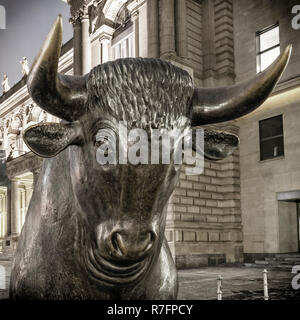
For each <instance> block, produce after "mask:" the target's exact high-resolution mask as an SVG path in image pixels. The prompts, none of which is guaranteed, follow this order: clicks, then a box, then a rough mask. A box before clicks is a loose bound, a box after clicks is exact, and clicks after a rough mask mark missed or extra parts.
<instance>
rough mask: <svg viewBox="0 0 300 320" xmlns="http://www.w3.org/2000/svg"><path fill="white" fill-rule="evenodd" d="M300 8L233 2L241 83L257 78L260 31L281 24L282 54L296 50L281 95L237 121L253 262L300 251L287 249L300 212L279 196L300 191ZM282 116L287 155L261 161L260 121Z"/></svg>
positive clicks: (247, 233)
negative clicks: (299, 18)
mask: <svg viewBox="0 0 300 320" xmlns="http://www.w3.org/2000/svg"><path fill="white" fill-rule="evenodd" d="M296 4H299V2H297V1H295V0H287V1H278V0H275V1H265V0H255V1H248V0H238V1H237V0H236V1H234V21H235V26H234V41H235V60H236V76H237V80H238V81H242V80H245V79H249V78H250V77H253V76H255V74H256V51H257V48H256V32H257V31H261V30H263V29H264V28H266V27H268V26H270V25H273V24H275V23H277V22H278V23H279V33H280V48H281V51H282V50H283V49H284V48H285V46H286V45H288V44H289V43H292V45H293V51H292V56H291V59H290V62H289V64H288V66H287V68H286V70H285V72H284V74H283V76H282V78H281V80H280V83H279V85H278V86H277V89H276V88H275V92H276V91H277V94H273V97H271V98H269V99H268V100H267V101H266V102H265V103H264V105H263V106H261V107H260V108H259V109H258V110H257V111H256V112H254V113H253V114H251V115H249V116H247V117H244V118H242V119H240V120H239V121H238V125H239V126H240V141H241V143H240V167H241V205H242V221H243V229H244V251H245V254H246V257H247V260H249V261H250V260H251V259H255V258H258V257H259V258H262V257H263V256H272V255H273V254H275V253H284V252H287V251H291V250H292V251H295V250H296V249H295V246H294V245H293V246H292V245H291V243H290V244H289V245H286V241H287V239H288V238H289V237H290V235H291V234H292V232H294V230H292V229H291V225H290V224H293V225H295V224H296V218H295V217H296V214H295V211H296V208H295V206H292V205H290V206H292V207H294V209H293V210H294V213H291V210H290V209H289V210H286V208H284V207H286V206H285V205H282V204H280V203H279V202H278V201H277V192H289V191H293V190H300V162H299V145H300V139H299V137H300V131H299V128H300V126H299V118H300V111H299V103H300V99H299V97H300V94H299V90H300V89H299V84H300V77H299V76H300V74H299V64H300V62H299V61H300V42H299V30H294V29H293V28H292V26H291V20H292V17H293V16H294V15H292V13H291V11H292V7H293V6H294V5H296ZM280 91H281V93H280ZM280 114H282V115H283V134H284V156H283V157H280V158H275V159H271V160H265V161H260V148H259V121H260V120H263V119H267V118H270V117H273V116H277V115H280ZM287 214H289V216H287ZM293 216H294V218H293ZM292 219H293V220H294V222H292V221H291V220H292ZM289 241H290V240H289ZM294 241H295V236H294V240H293V241H292V242H294Z"/></svg>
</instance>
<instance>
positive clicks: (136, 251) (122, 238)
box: [110, 231, 156, 256]
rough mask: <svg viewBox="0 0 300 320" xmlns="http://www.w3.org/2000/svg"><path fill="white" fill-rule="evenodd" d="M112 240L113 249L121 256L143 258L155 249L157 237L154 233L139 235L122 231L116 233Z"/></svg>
mask: <svg viewBox="0 0 300 320" xmlns="http://www.w3.org/2000/svg"><path fill="white" fill-rule="evenodd" d="M110 239H111V246H112V248H113V249H114V251H115V252H116V253H117V254H118V255H119V256H141V255H144V254H146V253H147V252H148V251H150V249H151V248H152V247H153V244H154V242H155V239H156V235H155V233H154V232H152V231H149V232H145V233H142V234H139V235H132V234H128V233H125V232H124V231H122V232H114V233H113V234H112V235H111V238H110Z"/></svg>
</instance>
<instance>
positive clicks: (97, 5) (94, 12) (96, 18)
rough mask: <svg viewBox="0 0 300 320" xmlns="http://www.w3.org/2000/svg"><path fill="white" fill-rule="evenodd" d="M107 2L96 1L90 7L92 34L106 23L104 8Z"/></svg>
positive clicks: (104, 0)
mask: <svg viewBox="0 0 300 320" xmlns="http://www.w3.org/2000/svg"><path fill="white" fill-rule="evenodd" d="M105 4H106V0H100V1H99V0H94V2H93V4H92V5H91V6H89V8H88V12H89V19H90V29H89V32H90V34H92V33H94V32H95V31H96V30H97V29H98V28H99V27H100V26H101V25H102V24H103V23H104V21H105V16H104V13H103V8H104V6H105Z"/></svg>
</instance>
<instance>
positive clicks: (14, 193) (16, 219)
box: [11, 178, 20, 235]
mask: <svg viewBox="0 0 300 320" xmlns="http://www.w3.org/2000/svg"><path fill="white" fill-rule="evenodd" d="M19 230H20V194H19V188H18V179H16V178H13V179H11V233H12V234H13V235H17V234H19Z"/></svg>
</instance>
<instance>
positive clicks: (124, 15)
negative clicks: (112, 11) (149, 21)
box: [114, 3, 131, 28]
mask: <svg viewBox="0 0 300 320" xmlns="http://www.w3.org/2000/svg"><path fill="white" fill-rule="evenodd" d="M129 20H131V15H130V12H129V10H128V8H127V3H125V4H123V6H122V7H121V9H120V10H119V12H118V14H117V16H116V19H115V21H114V26H115V28H117V27H120V26H125V24H126V22H128V21H129Z"/></svg>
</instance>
